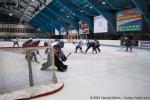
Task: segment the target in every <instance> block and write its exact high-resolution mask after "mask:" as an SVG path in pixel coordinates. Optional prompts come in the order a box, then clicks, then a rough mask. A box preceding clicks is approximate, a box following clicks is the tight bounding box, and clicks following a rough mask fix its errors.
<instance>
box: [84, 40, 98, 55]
mask: <svg viewBox="0 0 150 100" xmlns="http://www.w3.org/2000/svg"><path fill="white" fill-rule="evenodd" d="M94 46H95V42H94V41H89V42H88V43H87V49H86V50H85V52H84V53H87V51H88V50H89V49H90V48H94Z"/></svg>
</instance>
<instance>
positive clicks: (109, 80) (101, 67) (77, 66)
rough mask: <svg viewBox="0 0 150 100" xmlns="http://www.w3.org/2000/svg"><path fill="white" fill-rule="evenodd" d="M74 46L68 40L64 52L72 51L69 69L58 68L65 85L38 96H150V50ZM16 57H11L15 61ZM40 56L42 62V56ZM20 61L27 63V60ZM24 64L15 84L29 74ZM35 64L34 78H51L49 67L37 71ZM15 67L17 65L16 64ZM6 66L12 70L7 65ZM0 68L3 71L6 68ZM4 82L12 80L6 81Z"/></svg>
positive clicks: (77, 99)
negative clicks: (99, 50)
mask: <svg viewBox="0 0 150 100" xmlns="http://www.w3.org/2000/svg"><path fill="white" fill-rule="evenodd" d="M74 49H75V46H74V45H73V44H71V43H66V44H65V47H64V48H63V51H64V53H65V54H66V55H67V54H68V53H69V52H72V54H71V55H70V56H69V57H68V60H67V61H66V62H64V63H65V64H67V65H68V70H67V72H56V74H57V78H58V79H59V80H61V81H63V82H64V84H65V86H64V88H63V89H62V90H61V91H60V92H58V93H56V94H53V95H50V96H46V97H41V98H37V99H35V100H91V99H90V98H91V97H92V96H98V97H102V96H107V97H108V96H118V97H121V98H123V97H124V96H131V97H134V96H142V97H144V96H145V97H150V51H148V50H142V49H134V48H133V52H124V51H117V50H119V49H120V48H119V47H108V46H101V53H97V54H95V53H91V51H92V50H91V49H90V50H89V51H88V52H87V54H83V53H80V52H79V51H78V53H73V52H74V51H75V50H74ZM85 49H86V46H84V47H83V51H85ZM42 52H43V55H44V51H43V50H41V53H42ZM5 55H6V54H4V55H3V56H5ZM12 55H14V54H12ZM4 58H5V57H4ZM13 59H15V58H13ZM13 59H11V60H9V61H10V62H13ZM22 59H23V58H22ZM38 59H40V62H43V61H42V59H41V58H40V57H38ZM1 60H2V59H1ZM1 60H0V61H1ZM20 62H21V61H20ZM20 64H21V65H22V64H24V66H26V65H25V64H26V62H24V61H23V62H21V63H20ZM0 66H1V65H0ZM24 66H21V68H20V67H18V68H19V69H18V70H19V71H20V73H19V74H18V75H16V76H17V78H16V79H14V80H15V81H18V83H16V84H19V82H21V79H22V78H24V80H27V78H28V77H27V75H28V74H27V72H26V70H27V68H26V67H24ZM33 66H34V67H33V69H34V70H35V71H34V74H35V75H34V76H37V77H35V78H34V79H38V77H40V79H43V80H44V79H49V77H47V75H49V74H50V72H49V71H45V72H40V71H38V70H39V69H40V66H39V65H38V64H36V63H33ZM13 67H15V66H14V65H13ZM1 68H2V67H1ZM6 69H8V70H9V68H7V67H6ZM10 69H13V68H10ZM14 70H16V68H15V69H14ZM21 70H22V71H23V72H21ZM1 71H2V73H4V72H3V68H2V69H1ZM2 73H0V74H1V75H0V79H2V78H8V77H10V76H11V75H10V76H4V75H3V74H2ZM25 73H26V74H25ZM19 80H20V81H19ZM5 84H12V83H10V82H5ZM3 85H4V83H2V82H0V87H1V89H2V86H3ZM10 88H11V86H10ZM1 89H0V90H1ZM106 100H107V99H106ZM145 100H149V99H145Z"/></svg>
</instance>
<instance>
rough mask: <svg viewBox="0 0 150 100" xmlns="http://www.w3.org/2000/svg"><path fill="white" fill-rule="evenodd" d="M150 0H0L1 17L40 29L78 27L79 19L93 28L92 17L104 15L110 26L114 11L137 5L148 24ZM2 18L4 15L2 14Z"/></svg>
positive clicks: (111, 25)
mask: <svg viewBox="0 0 150 100" xmlns="http://www.w3.org/2000/svg"><path fill="white" fill-rule="evenodd" d="M149 2H150V1H149V0H142V1H141V0H0V10H1V12H0V17H2V16H3V15H9V16H10V17H15V18H16V19H18V20H16V21H20V22H25V23H28V24H30V25H31V26H33V27H35V28H39V29H40V30H41V31H42V32H49V31H53V30H54V29H58V30H59V29H60V28H61V27H63V28H65V29H71V28H73V29H78V27H79V24H78V22H79V21H80V20H82V21H85V22H86V23H87V25H88V27H89V28H90V30H91V31H92V30H93V17H94V16H98V15H103V16H104V17H105V18H106V19H107V20H108V22H109V25H110V27H111V29H112V30H114V31H115V29H116V12H117V11H123V10H126V9H130V8H134V7H137V8H138V9H139V10H140V11H141V13H142V15H143V17H144V19H145V20H146V22H147V23H148V24H149V26H150V12H149V8H150V7H149V6H150V3H149ZM3 20H4V18H3Z"/></svg>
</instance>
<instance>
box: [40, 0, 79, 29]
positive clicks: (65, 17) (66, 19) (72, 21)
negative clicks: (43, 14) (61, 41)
mask: <svg viewBox="0 0 150 100" xmlns="http://www.w3.org/2000/svg"><path fill="white" fill-rule="evenodd" d="M37 1H39V2H40V3H41V4H43V5H44V6H45V9H47V10H48V11H49V12H50V13H55V14H56V15H57V16H59V18H61V19H63V20H65V21H66V22H67V23H69V24H70V25H71V26H73V27H75V28H76V29H78V28H79V25H78V24H77V23H76V22H75V21H74V20H71V19H68V18H67V16H63V13H62V12H57V11H55V10H52V9H51V8H50V7H49V6H47V5H46V4H45V3H43V2H42V1H41V0H37ZM61 13H62V14H61Z"/></svg>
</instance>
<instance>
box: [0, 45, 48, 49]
mask: <svg viewBox="0 0 150 100" xmlns="http://www.w3.org/2000/svg"><path fill="white" fill-rule="evenodd" d="M39 47H43V48H44V47H47V46H36V47H34V46H33V47H0V49H3V48H24V49H25V48H39Z"/></svg>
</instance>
